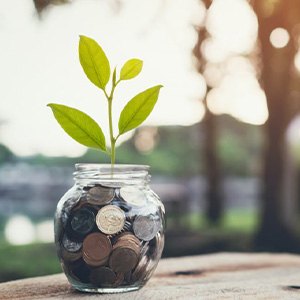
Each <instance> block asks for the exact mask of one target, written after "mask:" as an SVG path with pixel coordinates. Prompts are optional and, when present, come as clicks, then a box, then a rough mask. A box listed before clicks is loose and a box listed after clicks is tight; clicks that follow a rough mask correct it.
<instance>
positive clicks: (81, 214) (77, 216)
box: [71, 208, 95, 235]
mask: <svg viewBox="0 0 300 300" xmlns="http://www.w3.org/2000/svg"><path fill="white" fill-rule="evenodd" d="M94 225H95V215H94V213H93V211H92V210H90V209H88V208H80V209H78V210H77V211H75V212H74V214H73V216H72V219H71V227H72V229H73V230H74V231H75V232H76V233H78V234H80V235H85V234H87V233H89V232H91V231H92V230H93V228H94Z"/></svg>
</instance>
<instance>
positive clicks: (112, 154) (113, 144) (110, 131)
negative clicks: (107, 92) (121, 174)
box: [108, 98, 116, 169]
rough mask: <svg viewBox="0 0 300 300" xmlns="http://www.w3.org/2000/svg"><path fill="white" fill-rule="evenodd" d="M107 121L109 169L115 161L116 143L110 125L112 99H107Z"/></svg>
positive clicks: (111, 125)
mask: <svg viewBox="0 0 300 300" xmlns="http://www.w3.org/2000/svg"><path fill="white" fill-rule="evenodd" d="M108 121H109V135H110V148H111V152H110V157H111V168H112V169H113V168H114V164H115V159H116V147H115V144H116V141H115V138H114V132H113V124H112V99H110V98H109V99H108Z"/></svg>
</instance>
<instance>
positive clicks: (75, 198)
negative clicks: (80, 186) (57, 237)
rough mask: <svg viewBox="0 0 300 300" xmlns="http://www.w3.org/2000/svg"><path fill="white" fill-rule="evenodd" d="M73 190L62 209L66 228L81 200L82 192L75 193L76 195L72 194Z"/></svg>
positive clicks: (62, 219)
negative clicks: (71, 214) (72, 211)
mask: <svg viewBox="0 0 300 300" xmlns="http://www.w3.org/2000/svg"><path fill="white" fill-rule="evenodd" d="M71 192H72V190H70V191H69V192H67V194H66V196H69V195H70V197H69V198H68V199H67V200H66V201H65V202H64V203H63V205H62V209H61V217H60V218H61V222H62V224H63V226H64V227H66V225H67V222H68V219H69V216H70V213H71V210H72V209H73V208H74V207H75V206H76V204H77V203H78V202H79V200H80V192H79V191H75V192H74V193H73V192H72V193H71Z"/></svg>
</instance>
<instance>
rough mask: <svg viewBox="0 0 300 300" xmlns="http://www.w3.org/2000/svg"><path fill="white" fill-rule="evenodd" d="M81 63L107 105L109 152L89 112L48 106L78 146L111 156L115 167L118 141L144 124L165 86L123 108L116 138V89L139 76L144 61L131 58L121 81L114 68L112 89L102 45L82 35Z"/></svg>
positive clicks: (152, 89)
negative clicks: (114, 125)
mask: <svg viewBox="0 0 300 300" xmlns="http://www.w3.org/2000/svg"><path fill="white" fill-rule="evenodd" d="M79 60H80V64H81V66H82V68H83V70H84V72H85V74H86V76H87V77H88V79H89V80H90V81H91V82H92V83H93V84H95V85H96V86H97V87H98V88H99V89H101V90H102V91H103V93H104V95H105V98H106V100H107V104H108V122H109V136H110V149H107V147H106V141H105V136H104V134H103V131H102V129H101V127H100V126H99V125H98V124H97V122H96V121H95V120H93V119H92V118H91V117H90V116H88V115H87V114H86V113H84V112H82V111H80V110H78V109H76V108H72V107H69V106H65V105H61V104H55V103H49V104H48V105H47V106H49V107H50V108H51V109H52V112H53V114H54V117H55V118H56V120H57V122H58V123H59V124H60V126H61V127H62V128H63V129H64V131H65V132H66V133H67V134H68V135H69V136H71V137H72V138H73V139H74V140H76V141H77V142H78V143H80V144H82V145H84V146H87V147H90V148H96V149H98V150H101V151H104V152H105V153H107V154H108V155H110V157H111V165H112V168H113V166H114V164H115V160H116V142H117V140H118V138H119V137H120V136H121V135H122V134H124V133H125V132H127V131H130V130H132V129H134V128H137V127H138V126H139V125H140V124H142V123H143V122H144V121H145V120H146V118H147V117H148V116H149V114H150V113H151V111H152V110H153V108H154V106H155V104H156V102H157V99H158V95H159V91H160V89H161V87H162V85H157V86H153V87H151V88H149V89H146V90H144V91H142V92H141V93H139V94H137V95H136V96H134V97H133V98H132V99H131V100H130V101H129V102H128V103H127V104H126V105H125V107H124V108H123V110H122V111H121V114H120V117H119V123H118V127H119V132H118V134H117V135H114V130H113V123H112V120H113V116H112V103H113V97H114V92H115V89H116V87H117V86H118V84H119V83H121V82H122V81H126V80H129V79H132V78H134V77H136V76H137V75H138V74H139V73H140V72H141V70H142V67H143V62H142V61H141V60H140V59H136V58H133V59H130V60H128V61H127V62H126V63H125V64H124V65H123V66H122V68H121V70H120V74H119V78H117V69H116V68H114V71H113V74H112V78H111V90H110V92H107V90H106V86H107V84H108V83H109V81H110V77H111V76H110V75H111V69H110V63H109V60H108V59H107V56H106V55H105V53H104V51H103V49H102V48H101V46H100V45H99V44H98V43H97V42H96V41H95V40H93V39H92V38H89V37H86V36H80V40H79Z"/></svg>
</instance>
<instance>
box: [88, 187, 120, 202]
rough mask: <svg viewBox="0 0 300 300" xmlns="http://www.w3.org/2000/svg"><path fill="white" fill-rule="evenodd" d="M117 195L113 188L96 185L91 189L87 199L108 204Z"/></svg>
mask: <svg viewBox="0 0 300 300" xmlns="http://www.w3.org/2000/svg"><path fill="white" fill-rule="evenodd" d="M114 197H115V191H114V189H112V188H108V187H102V186H95V187H92V188H91V189H89V191H88V194H87V201H88V202H89V203H91V204H95V205H103V204H108V203H109V202H111V200H113V199H114Z"/></svg>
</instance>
